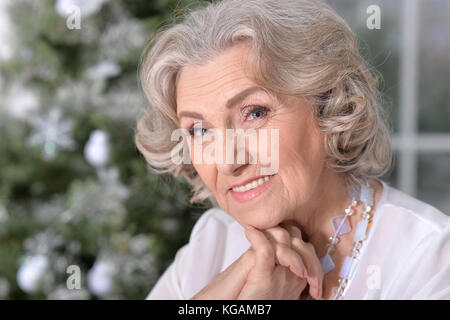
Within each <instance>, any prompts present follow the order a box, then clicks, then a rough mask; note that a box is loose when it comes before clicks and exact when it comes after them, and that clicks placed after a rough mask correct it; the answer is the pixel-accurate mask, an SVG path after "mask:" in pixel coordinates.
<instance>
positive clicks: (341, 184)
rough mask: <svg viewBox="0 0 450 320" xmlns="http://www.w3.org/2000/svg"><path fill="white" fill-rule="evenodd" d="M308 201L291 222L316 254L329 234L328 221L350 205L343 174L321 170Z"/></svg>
mask: <svg viewBox="0 0 450 320" xmlns="http://www.w3.org/2000/svg"><path fill="white" fill-rule="evenodd" d="M310 199H311V200H310V201H308V203H307V204H305V205H304V206H302V207H301V208H298V209H297V211H296V212H295V214H294V217H293V219H292V220H294V223H295V224H297V225H298V226H300V229H301V231H302V236H303V240H304V241H307V242H310V243H312V244H313V245H314V247H315V248H316V252H317V253H318V254H319V253H321V252H322V251H324V250H325V247H326V245H327V243H328V238H329V236H331V235H332V234H333V227H332V225H331V219H332V218H334V217H337V216H340V215H342V214H344V209H345V208H347V207H348V205H349V203H350V197H349V196H348V191H347V186H346V184H345V180H344V177H343V175H342V174H341V173H336V172H334V171H332V170H330V169H324V172H323V173H322V175H321V178H320V179H319V181H318V182H317V184H316V186H315V188H314V192H313V193H312V194H311V197H310ZM290 222H292V221H290Z"/></svg>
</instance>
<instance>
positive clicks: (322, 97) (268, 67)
mask: <svg viewBox="0 0 450 320" xmlns="http://www.w3.org/2000/svg"><path fill="white" fill-rule="evenodd" d="M149 48H150V50H149V51H148V53H147V55H146V58H145V60H144V62H143V65H142V69H141V81H142V85H143V89H144V91H145V93H146V96H147V99H148V103H149V106H148V110H147V112H146V113H145V114H144V115H143V117H142V118H141V119H140V120H139V122H138V126H137V133H136V144H137V146H138V148H139V150H140V151H141V152H142V154H143V155H144V156H145V158H146V160H147V162H148V163H149V165H150V167H151V168H152V169H153V170H155V171H156V172H170V173H172V174H173V175H174V176H176V177H184V178H185V179H186V180H187V181H188V182H189V183H190V184H191V185H192V187H193V197H192V201H193V202H196V201H197V202H198V201H203V200H205V199H210V200H211V202H212V203H213V204H214V207H213V208H211V209H209V210H207V211H206V212H205V213H204V214H203V215H202V216H201V217H200V218H199V219H198V221H197V222H196V224H195V226H194V228H193V230H192V233H191V236H190V239H189V242H188V243H187V244H186V245H184V246H183V247H182V248H180V249H179V250H178V252H177V254H176V256H175V259H174V261H173V262H172V264H171V265H170V266H169V267H168V268H167V270H166V271H165V272H164V274H163V275H162V276H161V278H160V279H159V281H158V282H157V283H156V285H155V286H154V287H153V289H152V290H151V292H150V293H149V295H148V297H147V299H450V232H449V231H450V229H449V217H448V216H446V215H445V214H444V213H442V212H441V211H439V210H437V209H436V208H434V207H432V206H431V205H429V204H426V203H424V202H421V201H419V200H417V199H415V198H413V197H410V196H408V195H407V194H405V193H403V192H401V191H399V190H397V189H395V188H393V187H391V186H389V185H388V184H387V183H385V182H384V181H382V180H380V177H382V176H383V175H384V174H386V173H387V172H388V171H389V170H390V168H391V165H392V152H391V144H390V136H389V130H388V127H387V125H386V123H385V116H384V114H383V112H382V109H381V106H380V103H379V95H378V93H377V89H376V87H377V78H376V76H375V75H374V73H373V72H372V71H371V70H370V69H369V67H368V66H367V64H366V63H365V62H364V60H363V59H362V58H361V56H360V54H359V51H358V46H357V42H356V40H355V37H354V35H353V34H352V31H351V30H350V28H349V27H348V25H347V24H346V23H345V21H343V19H342V18H341V17H339V16H338V15H337V14H336V13H335V12H334V11H333V10H332V9H331V8H329V7H328V6H327V5H325V4H323V3H321V2H319V1H315V0H247V1H241V0H224V1H220V2H214V3H208V4H207V5H205V6H203V7H201V8H196V9H195V10H191V11H190V12H188V13H187V14H186V15H185V16H184V19H183V20H182V21H181V22H178V23H177V24H174V25H172V26H170V27H168V28H166V29H165V30H162V31H161V32H159V33H158V34H157V36H156V37H154V39H153V41H152V42H151V43H150V46H149ZM239 129H241V133H238V134H236V135H234V136H232V138H231V141H232V142H235V141H236V140H237V139H238V138H239V137H242V132H247V131H250V130H253V132H254V133H255V132H256V140H251V139H250V136H249V135H244V142H245V143H244V144H243V145H242V144H241V145H240V147H239V144H237V146H236V143H232V144H231V148H230V144H229V143H228V142H230V139H229V140H227V138H226V139H224V138H223V137H224V136H225V132H226V131H227V132H228V131H231V132H232V133H235V132H238V130H239ZM175 132H177V133H178V135H175V137H176V138H175V139H174V133H175ZM180 132H181V133H182V134H179V133H180ZM269 133H270V134H269ZM272 133H275V134H272ZM269 136H270V138H269ZM261 142H263V143H261ZM186 145H187V149H188V153H187V157H186V156H185V155H183V156H182V157H181V159H182V161H179V160H180V158H176V157H174V154H177V153H179V152H181V150H182V148H184V147H185V146H186ZM211 145H214V146H215V149H212V148H210V149H209V151H211V150H213V151H212V153H211V154H212V155H214V161H205V158H206V157H207V155H206V151H205V150H206V149H207V148H208V147H210V146H211ZM263 145H266V147H267V146H270V148H269V149H270V151H268V159H270V161H269V162H267V161H263V160H262V157H259V155H260V153H261V152H260V151H261V150H258V146H263ZM201 147H203V149H202V148H201ZM261 149H263V148H261ZM183 150H184V149H183ZM199 150H200V151H199ZM218 153H223V154H226V155H227V156H230V155H231V158H232V161H224V160H223V159H224V158H225V157H216V156H217V154H218ZM262 153H264V152H262ZM237 154H241V155H242V154H244V157H242V158H241V160H242V159H244V161H238V158H239V157H238V156H236V158H237V159H234V157H233V156H234V155H237ZM186 158H188V159H186ZM177 159H178V160H177ZM227 159H228V158H227ZM266 160H267V159H266Z"/></svg>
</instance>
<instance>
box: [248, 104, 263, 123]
mask: <svg viewBox="0 0 450 320" xmlns="http://www.w3.org/2000/svg"><path fill="white" fill-rule="evenodd" d="M266 114H267V107H259V106H258V107H255V108H252V110H251V111H250V112H248V113H247V115H246V118H250V120H254V119H258V118H261V117H264V116H265V115H266Z"/></svg>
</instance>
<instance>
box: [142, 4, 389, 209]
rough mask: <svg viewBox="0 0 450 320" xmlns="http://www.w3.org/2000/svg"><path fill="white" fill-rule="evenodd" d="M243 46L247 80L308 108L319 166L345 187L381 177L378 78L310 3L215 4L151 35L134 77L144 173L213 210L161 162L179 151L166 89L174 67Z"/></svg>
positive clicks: (184, 171) (385, 133) (341, 24)
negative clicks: (168, 178)
mask: <svg viewBox="0 0 450 320" xmlns="http://www.w3.org/2000/svg"><path fill="white" fill-rule="evenodd" d="M243 41H246V42H248V43H249V44H250V54H249V55H248V58H247V61H246V63H247V64H246V66H248V67H249V70H251V73H249V78H251V79H252V80H253V81H254V82H255V83H257V84H258V85H260V86H262V87H264V88H266V89H268V90H270V91H271V92H274V93H276V94H282V95H291V96H302V97H304V98H306V99H307V100H308V101H309V102H310V103H311V106H312V108H313V113H314V115H315V117H316V118H317V123H318V126H319V128H320V130H321V132H322V133H323V134H324V137H325V143H324V146H325V151H326V153H327V162H326V165H327V166H328V167H329V168H332V169H334V170H335V171H337V172H344V173H345V174H344V177H345V180H346V183H351V182H353V183H357V184H360V183H364V182H365V181H367V179H370V178H376V177H380V176H382V175H384V174H385V173H387V172H388V171H389V170H390V169H391V165H392V148H391V140H390V134H389V127H388V125H387V121H385V120H386V113H385V111H384V109H383V108H382V107H381V102H380V101H381V99H380V94H379V91H378V90H377V85H378V79H379V74H378V73H377V72H376V71H374V70H372V69H371V68H370V67H369V66H368V64H367V63H366V62H365V61H364V59H363V58H362V56H361V55H360V53H359V49H358V42H357V40H356V38H355V36H354V34H353V32H352V30H351V29H350V27H349V26H348V25H347V23H346V22H345V21H344V20H343V19H342V18H341V17H340V16H339V15H338V14H337V13H336V12H335V11H334V10H333V9H331V8H330V7H329V6H327V5H326V4H324V3H322V2H320V1H318V0H246V1H242V0H222V1H218V2H213V3H207V2H205V3H204V5H200V6H196V7H195V8H193V9H192V8H188V9H187V10H186V11H185V13H183V14H182V15H181V19H180V21H178V22H177V21H174V22H172V23H171V24H168V25H165V26H163V27H161V28H160V30H158V32H157V33H155V34H154V36H153V37H152V38H151V40H150V42H149V44H148V46H147V48H146V50H145V52H144V55H143V60H142V63H141V67H140V70H139V71H140V72H139V74H140V80H141V84H142V89H143V90H144V92H145V95H146V97H147V100H148V106H147V108H146V110H145V113H144V114H143V115H142V117H141V118H140V119H139V120H138V123H137V129H136V135H135V142H136V145H137V147H138V149H139V151H140V152H141V153H142V154H143V156H144V157H145V159H146V161H147V162H148V164H149V165H150V168H151V169H152V171H153V172H156V173H167V172H169V173H171V174H173V175H174V176H175V177H180V176H181V177H184V178H185V179H186V180H187V181H188V182H189V183H190V184H191V185H192V187H193V195H192V198H191V203H193V202H201V201H203V200H205V199H207V198H209V199H210V200H212V202H213V203H214V204H217V202H216V200H215V198H214V195H213V194H212V192H211V191H210V190H209V189H208V188H207V187H206V186H205V185H204V183H203V182H202V180H201V178H200V177H199V175H198V174H197V173H196V171H195V169H194V167H193V165H192V164H184V163H182V164H180V165H176V164H174V163H173V162H172V161H171V152H172V150H173V149H174V148H176V147H179V146H180V143H179V142H177V141H171V139H170V137H171V133H172V131H173V130H174V129H177V128H179V123H178V119H177V115H176V110H177V105H176V87H177V82H178V76H179V74H180V70H181V69H182V67H183V66H186V65H203V64H205V63H206V62H207V61H209V60H211V59H213V58H214V57H216V56H217V55H218V54H220V53H221V52H223V51H224V50H226V49H227V48H229V47H231V46H233V45H236V44H238V43H241V42H243ZM250 57H258V58H257V59H251V58H250Z"/></svg>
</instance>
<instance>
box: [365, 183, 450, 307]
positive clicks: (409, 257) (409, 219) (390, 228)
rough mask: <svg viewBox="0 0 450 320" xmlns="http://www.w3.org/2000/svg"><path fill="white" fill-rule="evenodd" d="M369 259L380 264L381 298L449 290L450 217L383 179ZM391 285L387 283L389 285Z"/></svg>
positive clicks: (442, 293)
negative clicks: (382, 296)
mask: <svg viewBox="0 0 450 320" xmlns="http://www.w3.org/2000/svg"><path fill="white" fill-rule="evenodd" d="M383 186H384V188H385V190H383V196H382V200H380V207H379V209H377V211H376V212H375V214H378V215H379V217H378V221H377V222H376V225H375V224H374V227H376V228H374V230H373V231H374V233H373V234H372V239H373V242H372V244H371V245H370V250H369V251H368V252H369V256H370V260H371V261H370V262H371V263H372V264H375V265H380V266H382V267H384V268H383V270H384V271H383V279H384V281H383V282H385V289H386V288H389V290H387V291H385V293H384V294H385V296H384V298H389V297H391V298H393V299H397V298H399V297H404V298H406V299H416V298H417V299H419V298H422V299H429V298H431V297H434V298H438V299H439V298H441V297H448V296H449V294H450V278H449V274H450V217H449V216H447V215H446V214H445V213H443V212H442V211H440V210H439V209H437V208H436V207H434V206H432V205H430V204H428V203H426V202H424V201H421V200H419V199H417V198H415V197H412V196H410V195H408V194H406V193H405V192H402V191H400V190H398V189H396V188H394V187H391V186H389V185H387V184H386V183H384V182H383ZM387 284H389V285H387Z"/></svg>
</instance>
